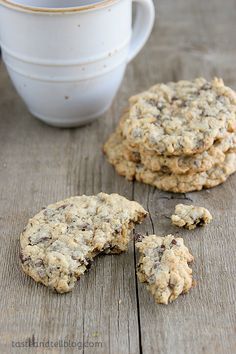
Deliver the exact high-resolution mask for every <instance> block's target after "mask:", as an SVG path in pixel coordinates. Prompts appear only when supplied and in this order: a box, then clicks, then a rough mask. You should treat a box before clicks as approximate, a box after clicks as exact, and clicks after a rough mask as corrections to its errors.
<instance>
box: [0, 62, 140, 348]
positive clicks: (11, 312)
mask: <svg viewBox="0 0 236 354" xmlns="http://www.w3.org/2000/svg"><path fill="white" fill-rule="evenodd" d="M126 84H127V82H126ZM126 87H127V86H126V85H124V86H123V89H122V91H121V93H120V95H119V98H118V100H117V101H116V103H115V104H114V106H113V108H112V110H111V111H110V112H109V113H108V114H107V116H106V117H104V118H103V119H101V120H100V121H98V122H95V123H94V124H92V125H89V126H86V127H84V128H81V129H73V130H66V129H55V128H51V127H48V126H47V125H44V124H43V123H40V122H39V121H37V120H35V119H33V118H32V117H31V116H30V115H29V114H28V113H27V112H26V109H25V107H24V105H23V104H22V103H21V101H20V99H19V98H18V97H17V95H16V93H15V91H14V90H13V88H12V86H11V85H10V83H9V79H8V77H7V75H6V72H5V69H4V68H3V67H1V72H0V92H1V98H0V99H1V103H0V106H1V117H0V142H1V148H0V176H1V177H0V178H1V179H0V181H1V183H0V200H1V203H0V216H1V217H0V228H1V230H2V235H1V236H2V244H1V248H0V257H1V258H0V259H1V264H2V266H1V268H0V279H1V289H0V298H1V301H0V313H1V317H0V348H1V352H4V353H8V352H9V353H10V352H11V350H14V348H13V349H12V348H11V342H12V341H24V340H26V339H27V338H32V337H33V336H34V337H35V340H37V339H38V340H46V341H47V340H48V339H50V340H52V341H56V340H58V339H67V340H71V341H73V340H74V341H78V342H81V341H84V342H85V344H86V343H87V341H89V342H90V343H91V344H90V345H96V342H99V343H98V345H100V342H101V343H102V347H101V348H100V347H95V348H84V351H83V352H84V353H97V352H98V351H97V350H98V349H99V353H105V354H107V353H109V352H112V350H113V349H112V348H119V350H121V351H122V352H126V353H132V354H134V353H138V352H139V338H138V320H137V310H136V309H137V301H136V285H135V268H134V256H133V246H132V245H131V247H130V250H129V254H128V255H121V256H119V257H118V256H107V257H100V258H99V259H98V260H97V261H96V262H95V264H94V266H93V269H92V270H91V271H90V272H89V273H88V274H86V276H84V277H82V278H81V280H80V282H79V283H78V286H77V287H76V289H74V291H73V292H72V293H71V294H68V295H65V296H60V295H56V294H53V293H51V292H50V291H49V290H48V289H46V288H45V287H43V286H41V285H36V284H35V283H34V282H33V281H32V280H31V279H30V278H29V277H27V276H26V275H24V274H23V273H22V272H21V270H20V265H19V262H18V253H19V234H20V232H21V230H22V229H23V227H24V225H25V224H26V222H27V220H28V218H29V217H30V216H32V215H34V214H35V213H36V212H37V211H38V210H40V209H41V208H42V207H43V206H45V205H47V204H48V203H51V202H54V201H56V200H60V199H63V198H64V197H67V196H70V195H77V194H88V195H89V194H96V193H98V192H100V191H101V190H103V191H106V192H108V193H110V192H118V193H120V194H123V195H126V196H127V197H132V183H123V182H124V181H123V179H122V178H117V176H116V174H115V172H114V170H113V168H112V167H111V166H110V165H108V164H107V162H106V161H105V159H104V157H103V155H102V152H101V147H102V143H103V142H104V140H105V139H106V138H107V136H108V134H109V132H110V131H112V130H113V126H114V121H113V120H114V119H115V118H116V119H118V116H119V112H120V107H122V106H124V97H125V98H126V97H128V95H129V92H126V90H127V89H126ZM93 343H94V344H93ZM77 351H78V350H77V349H75V350H74V352H77ZM16 352H17V353H19V352H22V353H25V352H26V350H25V349H24V348H23V349H21V350H20V349H17V350H16ZM29 352H31V350H30V349H29ZM44 352H45V353H46V352H47V349H45V350H42V353H44ZM54 352H55V353H57V352H59V351H58V350H56V349H54ZM62 352H63V350H62ZM72 352H73V350H72Z"/></svg>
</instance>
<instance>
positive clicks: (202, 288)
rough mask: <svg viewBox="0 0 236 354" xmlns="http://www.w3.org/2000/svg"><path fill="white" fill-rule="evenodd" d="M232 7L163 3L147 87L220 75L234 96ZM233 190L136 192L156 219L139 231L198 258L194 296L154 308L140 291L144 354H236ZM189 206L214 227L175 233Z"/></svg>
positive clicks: (233, 184) (142, 63) (142, 62)
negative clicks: (179, 210)
mask: <svg viewBox="0 0 236 354" xmlns="http://www.w3.org/2000/svg"><path fill="white" fill-rule="evenodd" d="M235 5H236V3H235V1H227V2H226V3H225V4H224V6H223V5H222V3H221V2H220V1H215V0H209V1H207V2H206V1H197V2H196V1H194V0H190V1H188V2H187V1H185V0H178V1H175V2H171V1H163V2H160V3H159V6H158V7H159V26H158V28H156V30H155V33H154V34H153V36H152V39H151V41H150V43H149V46H148V49H147V50H146V51H145V52H144V53H143V55H142V56H141V57H140V58H139V60H138V67H139V70H140V72H141V70H142V68H146V67H148V68H147V69H146V70H145V69H143V77H144V78H145V84H146V82H148V83H151V82H153V83H155V82H157V81H164V82H165V81H168V80H179V79H182V78H185V79H191V78H193V77H195V76H198V75H202V76H206V77H208V78H211V77H212V76H214V75H219V76H222V77H223V78H224V79H225V81H226V83H227V84H229V85H231V86H232V87H234V88H236V74H235V70H234V68H235V63H234V61H235V59H234V58H235V50H236V48H235V46H233V47H232V43H233V42H234V31H232V28H234V27H235V25H234V19H233V15H232V12H233V11H234V10H235ZM233 9H234V10H233ZM156 31H157V32H156ZM150 57H151V58H150ZM154 58H155V60H154ZM147 63H148V65H147ZM158 67H159V70H158ZM155 68H157V69H155ZM141 82H142V78H140V83H141ZM147 86H148V85H147ZM235 189H236V176H233V177H231V178H230V179H229V180H228V181H227V182H226V183H225V184H224V185H222V186H220V187H217V188H215V189H212V190H210V191H202V192H196V193H188V194H187V195H176V194H172V193H164V192H160V191H158V190H155V189H154V188H151V187H148V186H147V187H144V186H143V185H141V184H139V183H136V184H135V188H134V199H135V200H138V201H139V202H141V203H142V204H143V205H144V207H146V208H147V209H148V210H149V211H150V217H151V223H149V225H145V224H143V225H142V226H141V227H140V230H141V231H142V232H144V233H145V232H147V231H148V232H149V233H152V232H155V233H156V234H159V235H166V234H169V233H175V234H176V233H178V235H182V236H183V238H184V240H185V243H186V245H187V246H188V247H189V248H190V250H191V251H192V254H193V255H194V256H195V263H194V265H193V271H194V277H195V279H196V280H197V284H198V285H197V287H196V288H195V289H193V290H191V292H190V293H189V295H187V296H183V297H180V298H179V299H178V300H177V301H176V302H174V303H173V304H171V305H169V306H167V307H165V306H161V305H156V304H155V303H154V301H153V299H152V298H151V296H150V295H149V294H148V293H147V291H146V289H145V285H140V284H138V291H139V300H138V303H139V314H140V325H141V343H142V352H143V353H144V354H149V353H168V354H169V353H171V354H172V353H176V354H183V353H186V354H188V353H196V354H199V353H207V354H209V353H235V350H236V339H235V338H236V337H235V330H236V327H235V324H236V316H235V314H236V308H235V294H236V288H235V282H234V281H232V276H233V275H234V274H235V272H236V266H235V261H234V258H235V252H234V247H235V222H236V211H235V198H234V194H235ZM191 200H193V203H195V204H199V205H203V206H206V207H207V208H209V210H211V211H212V213H213V215H214V222H213V223H212V224H211V225H209V226H208V227H206V228H204V229H200V230H194V231H192V232H189V231H185V232H183V231H179V229H178V228H176V227H173V226H171V224H170V220H169V219H168V216H170V215H171V213H172V212H173V211H174V207H175V205H176V204H178V203H180V202H184V203H185V202H186V203H191ZM137 259H138V255H137Z"/></svg>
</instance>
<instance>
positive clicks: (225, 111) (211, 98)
mask: <svg viewBox="0 0 236 354" xmlns="http://www.w3.org/2000/svg"><path fill="white" fill-rule="evenodd" d="M120 126H121V130H122V133H123V135H124V137H125V139H127V141H128V144H129V146H130V147H131V148H137V149H138V148H139V146H143V147H144V148H146V149H148V150H151V151H155V153H156V154H157V155H165V156H173V155H176V156H180V155H192V154H196V153H201V152H203V151H205V150H207V149H209V148H210V147H211V146H212V145H213V144H214V141H215V140H217V139H222V138H224V137H225V136H226V134H227V132H233V131H235V130H236V93H235V92H234V91H233V90H231V89H230V88H229V87H226V86H225V85H224V82H223V80H222V79H217V78H215V79H214V80H212V81H211V82H208V81H206V80H205V79H203V78H198V79H195V80H193V81H184V80H182V81H179V82H176V83H174V82H170V83H168V84H158V85H155V86H153V87H151V88H150V89H149V90H148V91H145V92H143V93H141V94H139V95H136V96H133V97H131V98H130V107H129V118H128V119H126V120H122V121H121V123H120Z"/></svg>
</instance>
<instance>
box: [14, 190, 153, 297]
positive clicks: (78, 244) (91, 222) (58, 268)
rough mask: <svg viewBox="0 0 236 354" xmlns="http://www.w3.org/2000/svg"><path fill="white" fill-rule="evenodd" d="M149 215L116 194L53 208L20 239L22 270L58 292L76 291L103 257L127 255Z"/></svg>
mask: <svg viewBox="0 0 236 354" xmlns="http://www.w3.org/2000/svg"><path fill="white" fill-rule="evenodd" d="M146 215H147V212H146V211H145V210H144V209H143V207H142V206H141V205H140V204H138V203H136V202H134V201H129V200H127V199H126V198H124V197H122V196H120V195H118V194H111V195H108V194H105V193H99V194H98V195H96V196H86V195H83V196H77V197H71V198H68V199H65V200H63V201H60V202H57V203H55V204H52V205H49V206H48V207H47V208H45V209H43V210H42V211H41V212H39V213H38V214H37V215H35V216H34V217H33V218H32V219H30V220H29V222H28V225H27V226H26V228H25V229H24V231H23V232H22V234H21V236H20V243H21V254H20V258H21V263H22V268H23V271H24V272H25V273H26V274H28V275H29V276H31V277H32V278H33V279H34V280H35V281H36V282H40V283H42V284H44V285H46V286H49V287H50V288H52V289H54V290H56V291H57V292H58V293H65V292H68V291H70V290H72V289H73V287H74V285H75V283H76V281H77V280H78V279H79V277H80V276H81V275H82V274H83V273H84V272H85V271H86V270H87V269H88V268H89V267H90V263H91V262H92V261H93V258H94V257H95V256H96V255H98V254H100V253H112V254H119V253H121V252H123V251H126V249H127V246H128V242H129V235H130V232H131V230H132V229H133V228H134V225H135V223H140V222H141V221H142V220H143V219H144V218H145V216H146Z"/></svg>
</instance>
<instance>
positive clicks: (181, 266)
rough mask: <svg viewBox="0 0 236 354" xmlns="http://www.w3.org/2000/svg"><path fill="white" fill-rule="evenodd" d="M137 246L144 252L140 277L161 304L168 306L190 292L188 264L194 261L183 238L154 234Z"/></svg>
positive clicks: (191, 281)
mask: <svg viewBox="0 0 236 354" xmlns="http://www.w3.org/2000/svg"><path fill="white" fill-rule="evenodd" d="M136 247H137V248H138V249H139V252H140V253H141V257H140V259H139V263H138V267H137V275H138V278H139V280H140V281H141V282H142V283H147V289H148V290H149V291H150V293H151V294H152V295H153V296H154V298H155V301H156V302H157V303H158V304H165V305H167V304H168V303H170V302H172V301H174V300H175V299H177V297H178V296H179V295H180V294H183V293H187V292H188V291H189V290H190V289H191V287H192V285H193V279H192V269H191V268H190V267H189V266H188V263H190V262H192V261H193V256H192V255H191V254H190V252H189V250H188V248H187V247H186V246H185V245H184V242H183V239H182V238H179V237H178V238H175V237H174V236H173V235H168V236H165V237H160V236H156V235H151V236H146V237H144V238H143V240H142V241H141V242H137V243H136Z"/></svg>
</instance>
